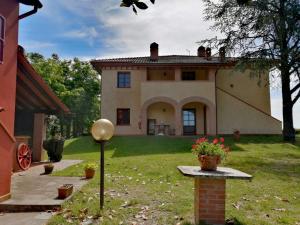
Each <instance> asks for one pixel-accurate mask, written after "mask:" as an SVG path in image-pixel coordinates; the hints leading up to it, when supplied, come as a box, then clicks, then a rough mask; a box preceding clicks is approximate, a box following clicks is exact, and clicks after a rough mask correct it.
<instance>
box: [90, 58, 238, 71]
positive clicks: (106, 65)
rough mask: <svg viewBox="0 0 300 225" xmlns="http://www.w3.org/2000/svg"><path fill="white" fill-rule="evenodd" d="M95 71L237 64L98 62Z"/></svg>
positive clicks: (93, 62) (232, 63)
mask: <svg viewBox="0 0 300 225" xmlns="http://www.w3.org/2000/svg"><path fill="white" fill-rule="evenodd" d="M91 64H92V66H93V67H94V69H95V70H97V71H98V72H100V71H101V70H102V69H103V68H109V67H138V68H143V67H144V68H165V67H168V68H178V67H210V68H213V67H216V68H220V67H232V66H235V65H236V62H234V61H231V62H226V63H199V64H197V63H129V62H127V63H124V62H101V61H97V60H93V61H91Z"/></svg>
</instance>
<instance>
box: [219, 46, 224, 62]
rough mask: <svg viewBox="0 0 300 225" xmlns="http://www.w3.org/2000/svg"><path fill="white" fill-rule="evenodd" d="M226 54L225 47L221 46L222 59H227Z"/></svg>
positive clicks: (220, 54)
mask: <svg viewBox="0 0 300 225" xmlns="http://www.w3.org/2000/svg"><path fill="white" fill-rule="evenodd" d="M225 54H226V51H225V47H221V48H220V49H219V57H220V61H224V60H225Z"/></svg>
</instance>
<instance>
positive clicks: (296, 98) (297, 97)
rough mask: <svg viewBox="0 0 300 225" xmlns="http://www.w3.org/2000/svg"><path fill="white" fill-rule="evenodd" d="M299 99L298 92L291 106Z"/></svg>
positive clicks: (299, 94)
mask: <svg viewBox="0 0 300 225" xmlns="http://www.w3.org/2000/svg"><path fill="white" fill-rule="evenodd" d="M299 98H300V91H299V92H298V94H297V95H296V97H295V98H294V100H293V101H292V104H293V105H294V104H295V103H296V102H297V101H298V99H299Z"/></svg>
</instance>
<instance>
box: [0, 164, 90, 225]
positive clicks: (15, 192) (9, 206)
mask: <svg viewBox="0 0 300 225" xmlns="http://www.w3.org/2000/svg"><path fill="white" fill-rule="evenodd" d="M80 162H82V161H81V160H62V161H61V162H59V163H55V164H54V165H55V167H54V168H55V171H57V170H63V169H65V168H67V167H69V166H72V165H76V164H78V163H80ZM43 172H44V166H43V164H40V165H37V166H33V167H31V168H30V169H29V170H28V171H25V172H19V173H15V174H14V175H13V176H12V198H11V199H9V200H7V201H4V202H2V203H0V211H2V212H42V211H46V210H52V209H56V208H59V207H60V206H61V205H62V203H63V202H65V201H66V200H67V199H65V200H59V199H57V188H58V187H59V186H61V185H63V184H73V185H74V192H75V191H78V190H79V189H80V188H81V187H82V186H83V185H84V184H86V183H87V181H86V180H85V179H83V178H80V177H55V176H48V175H43ZM70 197H72V196H70ZM70 197H69V198H70ZM69 198H68V199H69ZM0 219H1V221H2V219H3V218H2V217H1V218H0Z"/></svg>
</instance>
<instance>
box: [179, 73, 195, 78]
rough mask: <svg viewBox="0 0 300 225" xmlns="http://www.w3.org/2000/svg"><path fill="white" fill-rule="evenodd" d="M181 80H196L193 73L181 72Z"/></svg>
mask: <svg viewBox="0 0 300 225" xmlns="http://www.w3.org/2000/svg"><path fill="white" fill-rule="evenodd" d="M181 79H182V80H196V73H195V72H182V75H181Z"/></svg>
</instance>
